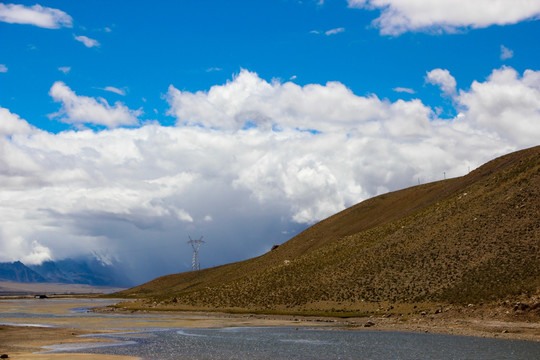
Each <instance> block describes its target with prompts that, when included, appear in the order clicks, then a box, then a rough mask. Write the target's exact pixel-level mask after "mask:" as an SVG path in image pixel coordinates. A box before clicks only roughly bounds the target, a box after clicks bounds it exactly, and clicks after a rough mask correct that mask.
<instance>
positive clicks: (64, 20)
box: [0, 3, 73, 29]
mask: <svg viewBox="0 0 540 360" xmlns="http://www.w3.org/2000/svg"><path fill="white" fill-rule="evenodd" d="M0 21H3V22H7V23H10V24H27V25H35V26H39V27H42V28H48V29H58V28H60V27H72V23H73V19H72V18H71V16H69V15H68V14H66V13H65V12H63V11H62V10H58V9H53V8H49V7H43V6H41V5H37V4H36V5H34V6H30V7H28V6H24V5H16V4H2V3H0Z"/></svg>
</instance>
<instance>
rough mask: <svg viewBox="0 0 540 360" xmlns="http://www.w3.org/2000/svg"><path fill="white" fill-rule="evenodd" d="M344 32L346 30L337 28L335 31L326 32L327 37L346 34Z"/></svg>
mask: <svg viewBox="0 0 540 360" xmlns="http://www.w3.org/2000/svg"><path fill="white" fill-rule="evenodd" d="M344 31H345V28H343V27H340V28H335V29H331V30H328V31H326V32H325V35H327V36H330V35H336V34H339V33H342V32H344Z"/></svg>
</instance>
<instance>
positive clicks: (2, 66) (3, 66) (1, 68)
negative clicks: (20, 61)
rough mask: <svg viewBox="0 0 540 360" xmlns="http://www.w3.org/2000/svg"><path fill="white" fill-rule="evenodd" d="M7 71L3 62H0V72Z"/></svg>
mask: <svg viewBox="0 0 540 360" xmlns="http://www.w3.org/2000/svg"><path fill="white" fill-rule="evenodd" d="M7 71H8V68H7V66H6V65H4V64H0V73H5V72H7Z"/></svg>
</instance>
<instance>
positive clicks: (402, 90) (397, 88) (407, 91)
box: [392, 87, 415, 94]
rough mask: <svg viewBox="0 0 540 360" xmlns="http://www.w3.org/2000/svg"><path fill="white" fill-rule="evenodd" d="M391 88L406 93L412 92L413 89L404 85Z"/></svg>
mask: <svg viewBox="0 0 540 360" xmlns="http://www.w3.org/2000/svg"><path fill="white" fill-rule="evenodd" d="M392 90H394V91H395V92H399V93H407V94H414V93H415V91H414V90H413V89H411V88H405V87H395V88H393V89H392Z"/></svg>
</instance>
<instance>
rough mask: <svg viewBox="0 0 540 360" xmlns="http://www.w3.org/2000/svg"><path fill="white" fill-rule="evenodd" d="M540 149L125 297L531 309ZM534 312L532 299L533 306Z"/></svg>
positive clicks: (239, 305)
mask: <svg viewBox="0 0 540 360" xmlns="http://www.w3.org/2000/svg"><path fill="white" fill-rule="evenodd" d="M539 219H540V147H535V148H532V149H528V150H524V151H520V152H516V153H513V154H509V155H506V156H504V157H501V158H498V159H495V160H493V161H491V162H489V163H488V164H486V165H484V166H482V167H481V168H479V169H477V170H475V171H473V172H472V173H470V174H468V175H467V176H464V177H461V178H456V179H450V180H446V181H440V182H436V183H431V184H426V185H421V186H416V187H412V188H408V189H405V190H401V191H397V192H393V193H389V194H385V195H381V196H378V197H375V198H373V199H370V200H367V201H364V202H362V203H360V204H358V205H356V206H353V207H351V208H349V209H346V210H344V211H343V212H340V213H338V214H336V215H334V216H332V217H330V218H328V219H326V220H324V221H321V222H320V223H318V224H316V225H315V226H313V227H311V228H309V229H308V230H306V231H305V232H303V233H302V234H299V235H298V236H296V237H295V238H293V239H291V240H290V241H288V242H287V243H285V244H283V245H282V246H280V247H279V248H278V249H276V250H274V251H271V252H270V253H268V254H265V255H263V256H261V257H258V258H254V259H250V260H247V261H243V262H239V263H234V264H229V265H224V266H221V267H217V268H212V269H205V270H202V271H199V272H188V273H183V274H175V275H169V276H166V277H162V278H159V279H156V280H154V281H152V282H149V283H147V284H144V285H141V286H139V287H136V288H133V289H130V290H127V291H125V292H122V293H120V294H119V295H122V296H131V297H146V298H148V299H149V300H148V302H147V306H148V304H151V305H152V306H153V304H154V303H156V304H161V307H170V308H182V307H186V306H187V307H197V308H204V309H240V310H249V311H267V312H268V311H285V312H286V311H308V312H309V311H312V312H320V311H323V312H329V313H333V314H336V313H339V312H351V311H352V312H364V311H365V309H366V308H370V306H371V305H370V306H368V305H367V304H377V303H381V302H384V303H389V304H411V303H429V302H442V303H446V304H459V305H467V304H468V303H481V302H491V303H497V302H501V301H504V300H509V299H510V300H512V299H517V298H518V297H520V296H525V299H537V298H536V297H535V296H536V295H537V294H538V290H539V289H540V220H539ZM531 301H532V303H531V307H534V306H536V305H535V304H537V303H538V301H537V300H530V301H529V302H531Z"/></svg>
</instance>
